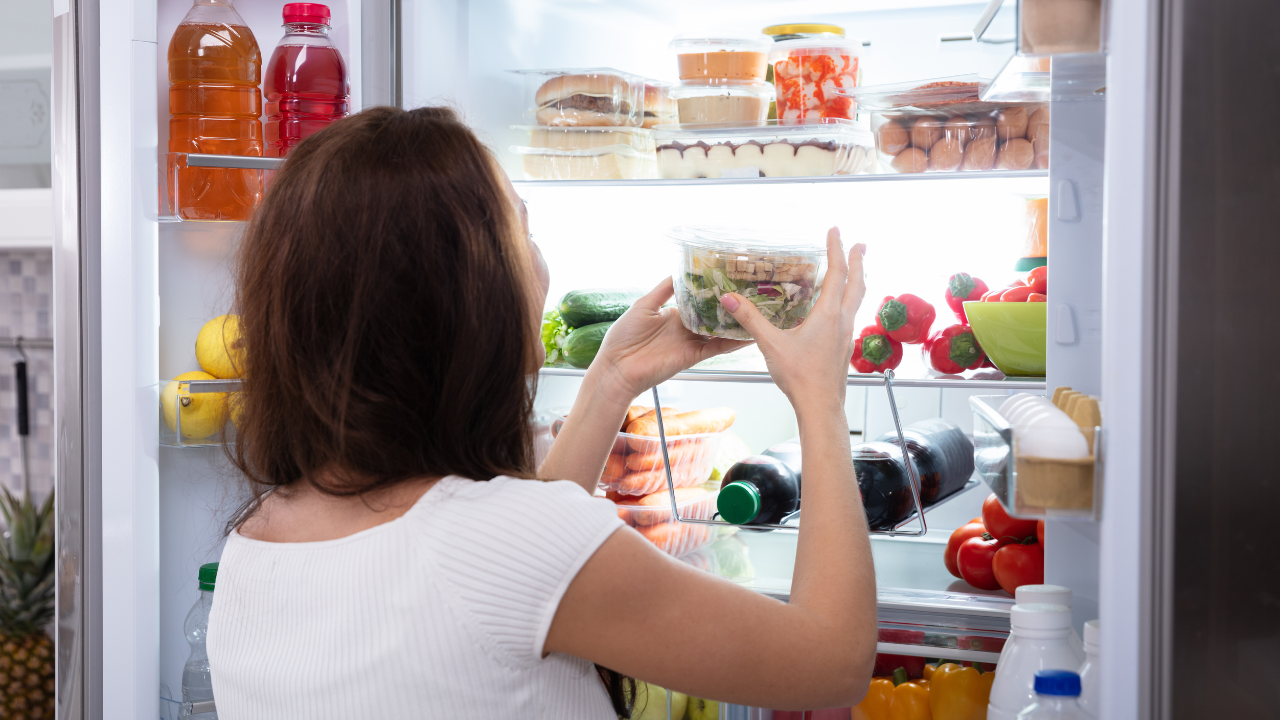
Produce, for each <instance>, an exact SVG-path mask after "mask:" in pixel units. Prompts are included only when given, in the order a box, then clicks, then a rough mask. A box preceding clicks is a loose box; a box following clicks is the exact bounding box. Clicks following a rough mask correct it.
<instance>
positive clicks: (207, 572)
mask: <svg viewBox="0 0 1280 720" xmlns="http://www.w3.org/2000/svg"><path fill="white" fill-rule="evenodd" d="M217 579H218V563H216V562H212V563H205V564H204V565H201V566H200V589H201V590H212V589H213V584H214V582H215V581H216V580H217Z"/></svg>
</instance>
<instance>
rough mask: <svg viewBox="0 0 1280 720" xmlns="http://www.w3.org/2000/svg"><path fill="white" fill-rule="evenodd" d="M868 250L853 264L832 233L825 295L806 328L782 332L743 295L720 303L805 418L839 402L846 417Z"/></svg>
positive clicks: (854, 254)
mask: <svg viewBox="0 0 1280 720" xmlns="http://www.w3.org/2000/svg"><path fill="white" fill-rule="evenodd" d="M865 253H866V246H865V245H863V244H861V243H859V244H857V245H854V246H853V248H852V249H850V251H849V256H848V260H847V261H846V259H845V256H844V248H843V246H842V244H841V242H840V229H839V228H834V227H833V228H831V229H830V230H828V231H827V274H826V275H825V276H824V277H823V280H822V294H821V295H820V296H819V297H818V302H817V303H816V304H815V305H814V307H813V310H812V311H811V312H810V313H809V316H808V317H807V318H805V321H804V323H803V324H801V325H800V327H797V328H794V329H791V330H779V329H778V328H776V327H774V326H773V325H772V324H770V323H769V321H768V320H766V319H765V318H764V316H763V315H761V314H760V311H759V310H757V309H756V307H755V305H753V304H751V303H750V302H748V301H747V300H746V298H744V297H742V296H741V295H739V294H737V293H729V294H727V295H724V296H723V297H721V298H720V303H721V304H722V305H724V308H725V310H727V311H729V313H730V314H731V315H733V319H734V320H737V321H738V322H739V323H740V324H741V325H742V327H744V328H746V330H747V332H749V333H751V337H752V338H753V339H754V340H755V341H756V345H757V346H758V347H759V348H760V352H761V353H762V354H763V355H764V359H765V362H766V363H767V364H768V367H769V375H770V376H772V377H773V381H774V382H775V383H776V384H777V385H778V387H779V388H781V389H782V392H784V393H786V395H787V398H788V399H789V400H791V404H792V405H793V406H794V407H795V408H796V411H797V412H799V411H800V409H801V407H802V406H805V407H810V406H812V405H813V404H815V403H823V402H829V401H831V400H836V401H838V402H839V404H840V407H841V409H842V411H843V407H844V396H845V388H846V385H847V382H848V380H847V376H848V374H849V358H850V356H851V355H852V352H853V351H852V347H853V328H854V316H855V315H857V314H858V308H859V306H861V305H862V298H863V296H864V295H866V292H867V286H866V281H865V279H864V276H863V272H862V256H863V255H864V254H865Z"/></svg>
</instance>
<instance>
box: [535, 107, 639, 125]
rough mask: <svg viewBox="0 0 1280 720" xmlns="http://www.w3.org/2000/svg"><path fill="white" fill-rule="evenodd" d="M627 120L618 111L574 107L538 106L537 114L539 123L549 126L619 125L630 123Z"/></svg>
mask: <svg viewBox="0 0 1280 720" xmlns="http://www.w3.org/2000/svg"><path fill="white" fill-rule="evenodd" d="M628 120H629V118H628V117H627V116H626V115H621V114H619V113H601V112H596V111H594V110H578V109H576V108H556V107H547V108H539V109H538V115H537V121H538V124H539V125H548V126H551V127H621V126H623V125H628V124H630V123H628Z"/></svg>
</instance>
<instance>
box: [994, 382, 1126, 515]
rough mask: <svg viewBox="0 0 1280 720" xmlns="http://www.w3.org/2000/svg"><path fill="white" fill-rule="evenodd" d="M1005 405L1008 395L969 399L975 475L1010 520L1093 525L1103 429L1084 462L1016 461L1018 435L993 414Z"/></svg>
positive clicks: (1098, 500) (1098, 506)
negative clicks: (1088, 522)
mask: <svg viewBox="0 0 1280 720" xmlns="http://www.w3.org/2000/svg"><path fill="white" fill-rule="evenodd" d="M1007 399H1008V396H1007V395H974V396H972V397H970V398H969V406H970V408H971V409H972V410H973V459H974V466H975V469H976V470H975V471H976V472H977V473H978V474H980V475H981V477H982V479H983V480H984V481H985V482H986V483H987V485H988V486H990V487H991V491H992V492H994V493H995V494H996V496H997V497H998V498H1000V504H1001V505H1003V506H1004V507H1005V509H1006V510H1007V511H1008V512H1009V513H1010V514H1012V515H1015V516H1017V517H1024V518H1054V519H1081V520H1095V521H1096V520H1097V519H1098V517H1099V513H1100V511H1101V497H1102V475H1103V471H1102V468H1103V464H1104V461H1103V454H1104V452H1105V444H1106V443H1105V438H1104V434H1103V432H1102V428H1101V427H1095V428H1093V442H1092V444H1091V451H1092V453H1093V454H1092V455H1091V456H1090V457H1089V458H1087V459H1083V460H1051V459H1043V458H1028V457H1019V456H1018V454H1017V448H1018V444H1017V434H1016V432H1015V431H1014V428H1013V427H1012V426H1010V425H1009V423H1008V421H1006V420H1005V419H1004V417H1003V416H1001V415H1000V413H999V412H997V410H996V408H997V407H998V405H999V403H1001V402H1003V401H1005V400H1007ZM1019 476H1021V486H1020V485H1019V482H1020V480H1019Z"/></svg>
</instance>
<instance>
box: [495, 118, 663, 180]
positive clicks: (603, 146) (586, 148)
mask: <svg viewBox="0 0 1280 720" xmlns="http://www.w3.org/2000/svg"><path fill="white" fill-rule="evenodd" d="M512 129H513V130H524V131H527V132H528V133H529V144H528V145H516V146H512V147H511V152H513V153H516V154H517V155H520V156H522V158H521V159H522V162H523V165H524V176H525V179H526V180H639V179H647V178H655V177H657V166H656V162H655V159H654V143H653V132H652V131H649V130H644V129H641V128H631V127H549V126H543V125H513V126H512Z"/></svg>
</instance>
